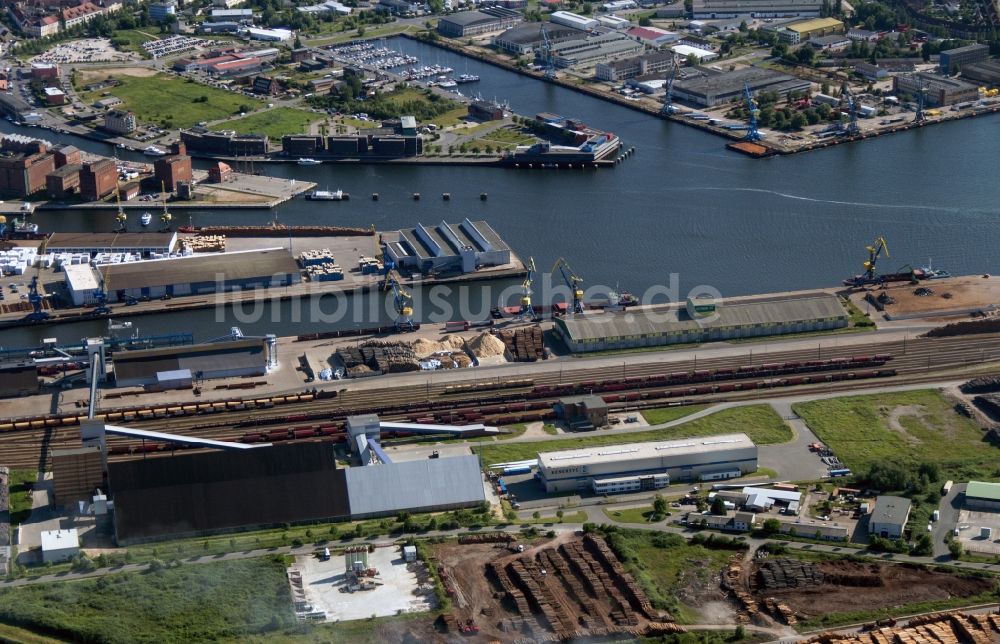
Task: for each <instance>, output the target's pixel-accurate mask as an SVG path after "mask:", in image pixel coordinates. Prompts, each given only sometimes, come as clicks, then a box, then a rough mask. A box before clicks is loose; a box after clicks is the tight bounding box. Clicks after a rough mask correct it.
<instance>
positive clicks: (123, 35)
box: [111, 29, 157, 58]
mask: <svg viewBox="0 0 1000 644" xmlns="http://www.w3.org/2000/svg"><path fill="white" fill-rule="evenodd" d="M154 31H155V29H154ZM156 38H157V36H153V37H150V35H149V32H147V33H142V32H141V31H138V30H136V29H120V30H118V31H116V32H114V33H113V34H111V40H112V41H113V42H114V41H126V42H122V43H118V42H116V43H115V47H116V48H117V49H118V50H120V51H131V52H134V53H136V54H139V55H141V56H142V57H143V58H149V54H148V53H147V52H146V50H145V49H143V48H142V43H144V42H147V41H149V40H156Z"/></svg>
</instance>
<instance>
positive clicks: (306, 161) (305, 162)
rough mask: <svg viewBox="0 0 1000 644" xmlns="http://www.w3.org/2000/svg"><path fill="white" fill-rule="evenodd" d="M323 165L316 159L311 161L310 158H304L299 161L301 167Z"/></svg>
mask: <svg viewBox="0 0 1000 644" xmlns="http://www.w3.org/2000/svg"><path fill="white" fill-rule="evenodd" d="M321 163H323V162H322V161H317V160H316V159H310V158H309V157H303V158H301V159H299V161H298V164H299V165H319V164H321Z"/></svg>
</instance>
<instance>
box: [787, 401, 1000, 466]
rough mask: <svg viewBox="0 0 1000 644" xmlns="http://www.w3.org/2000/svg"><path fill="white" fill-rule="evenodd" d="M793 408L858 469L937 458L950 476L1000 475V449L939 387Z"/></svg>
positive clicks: (803, 404) (831, 447)
mask: <svg viewBox="0 0 1000 644" xmlns="http://www.w3.org/2000/svg"><path fill="white" fill-rule="evenodd" d="M793 409H794V410H795V413H797V414H798V415H799V416H801V417H802V418H803V419H804V420H805V421H806V424H807V425H809V428H810V429H812V430H813V432H815V433H816V435H817V436H818V437H819V439H820V440H822V441H823V442H824V443H826V444H827V446H829V447H830V449H832V450H833V452H834V454H836V455H837V457H838V458H840V460H841V461H843V462H844V464H846V465H847V467H849V468H850V469H851V470H852V471H854V472H855V473H859V472H866V471H867V470H868V468H869V467H870V466H871V464H872V463H875V462H876V461H882V462H884V461H888V462H894V463H898V464H901V465H903V466H905V467H906V468H907V469H915V468H916V467H917V466H918V465H919V464H920V463H937V464H938V466H939V467H940V468H941V476H942V478H944V479H955V480H959V481H967V480H969V479H995V478H998V477H1000V450H997V448H995V447H992V446H991V445H990V444H989V443H987V442H985V441H984V440H983V432H982V431H981V430H980V429H979V427H978V426H977V425H976V424H975V423H974V422H972V421H971V420H969V419H968V418H965V417H964V416H960V415H959V414H957V413H956V412H955V411H954V410H953V409H952V403H951V402H950V401H949V400H948V399H946V398H945V397H944V396H942V395H941V394H940V393H939V392H937V391H933V390H921V391H907V392H898V393H887V394H880V395H877V396H852V397H849V398H834V399H830V400H817V401H812V402H806V403H799V404H797V405H794V406H793Z"/></svg>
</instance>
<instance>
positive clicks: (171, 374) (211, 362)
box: [113, 339, 276, 389]
mask: <svg viewBox="0 0 1000 644" xmlns="http://www.w3.org/2000/svg"><path fill="white" fill-rule="evenodd" d="M269 340H271V339H269ZM269 340H259V339H258V340H252V339H246V340H235V341H232V342H216V343H211V344H199V345H195V346H183V347H167V348H162V349H140V350H137V351H123V352H118V353H116V354H115V357H114V360H113V367H114V374H115V383H116V384H117V385H118V386H119V387H156V388H159V389H168V388H170V389H175V388H182V387H187V388H190V387H191V384H192V380H193V379H198V380H208V379H212V378H234V377H241V376H262V375H264V374H265V373H267V366H268V364H269V362H270V361H275V362H276V357H275V356H274V355H273V354H274V351H275V348H274V344H273V341H269ZM272 364H273V363H272Z"/></svg>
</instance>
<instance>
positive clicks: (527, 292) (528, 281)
mask: <svg viewBox="0 0 1000 644" xmlns="http://www.w3.org/2000/svg"><path fill="white" fill-rule="evenodd" d="M527 268H528V274H527V275H525V277H524V281H523V282H521V308H520V310H518V312H517V316H515V318H514V319H516V320H521V321H524V320H526V319H527V320H533V319H535V307H534V306H532V303H531V294H532V291H531V285H532V283H533V282H534V279H535V258H534V257H529V258H528V266H527Z"/></svg>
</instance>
